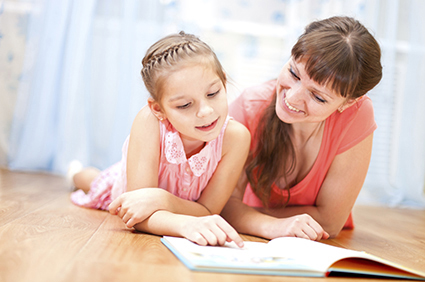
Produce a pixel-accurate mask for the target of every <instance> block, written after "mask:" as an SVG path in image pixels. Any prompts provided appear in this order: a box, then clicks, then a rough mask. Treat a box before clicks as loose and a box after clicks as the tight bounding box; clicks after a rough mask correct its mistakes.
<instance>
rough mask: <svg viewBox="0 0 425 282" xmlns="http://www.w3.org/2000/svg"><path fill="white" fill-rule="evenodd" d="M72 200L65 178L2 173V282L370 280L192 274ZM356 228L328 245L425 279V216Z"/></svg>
mask: <svg viewBox="0 0 425 282" xmlns="http://www.w3.org/2000/svg"><path fill="white" fill-rule="evenodd" d="M69 193H70V189H69V187H68V186H67V184H66V182H65V180H64V178H63V177H59V176H52V175H48V174H30V173H18V172H9V171H7V170H4V169H0V282H3V281H5V282H6V281H7V282H9V281H13V282H19V281H43V282H45V281H55V282H56V281H91V282H96V281H99V282H100V281H102V282H108V281H202V282H208V281H220V282H225V281H312V280H313V281H324V280H325V279H326V280H327V281H348V280H350V281H359V280H361V281H364V280H366V279H359V278H335V277H334V278H323V279H321V278H314V279H311V278H294V277H274V276H258V275H241V274H218V273H204V272H192V271H189V270H188V269H187V268H186V267H185V266H184V265H183V264H182V263H181V262H180V261H179V260H178V259H177V258H176V257H175V256H174V255H173V254H172V253H171V252H170V251H168V249H167V248H166V247H165V246H163V245H162V244H161V242H160V241H159V239H160V237H158V236H153V235H149V234H142V233H136V232H133V231H132V230H130V229H126V228H125V226H124V224H123V223H122V222H121V220H120V219H119V218H118V217H115V216H111V215H109V214H108V213H107V212H102V211H97V210H89V209H84V208H80V207H77V206H74V205H73V204H72V203H71V202H70V200H69ZM354 220H355V223H356V228H355V229H354V230H353V231H343V232H341V234H340V235H339V236H338V237H337V238H336V239H332V240H326V241H324V242H325V243H328V244H332V245H336V246H341V247H346V248H350V249H355V250H361V251H366V252H369V253H372V254H375V255H378V256H381V257H383V258H385V259H388V260H391V261H394V262H396V263H400V264H402V265H405V266H407V267H411V268H414V269H417V270H420V271H425V211H423V210H409V209H388V208H378V207H367V206H356V208H355V211H354ZM243 238H244V239H245V240H256V241H264V240H262V239H260V238H256V237H251V236H243ZM369 280H370V281H382V280H377V279H369Z"/></svg>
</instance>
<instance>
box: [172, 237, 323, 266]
mask: <svg viewBox="0 0 425 282" xmlns="http://www.w3.org/2000/svg"><path fill="white" fill-rule="evenodd" d="M164 239H165V240H166V241H167V242H168V243H170V244H172V246H173V247H174V248H175V249H176V250H177V251H178V252H180V254H181V255H182V256H183V257H184V259H185V260H186V262H190V263H191V264H192V265H193V267H195V268H196V267H202V268H223V269H224V268H227V269H229V268H230V269H265V270H267V269H268V270H272V271H288V270H289V271H296V272H304V273H309V272H312V273H321V274H323V273H326V268H318V267H317V266H316V265H310V264H306V260H305V253H304V257H302V258H301V257H299V256H298V255H297V256H296V257H295V258H294V257H292V256H291V255H288V254H287V252H286V251H285V249H281V250H276V249H275V246H270V245H269V243H261V242H249V241H245V242H244V244H245V246H244V247H243V248H239V247H237V246H236V244H234V243H233V242H232V243H226V244H225V246H222V247H220V246H200V245H197V244H195V243H192V242H190V241H189V240H186V239H183V238H174V237H164Z"/></svg>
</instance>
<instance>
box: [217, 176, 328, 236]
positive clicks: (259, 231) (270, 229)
mask: <svg viewBox="0 0 425 282" xmlns="http://www.w3.org/2000/svg"><path fill="white" fill-rule="evenodd" d="M246 185H247V179H246V174H245V173H243V174H242V175H241V177H240V179H239V181H238V185H237V186H236V189H235V190H234V192H233V194H232V196H231V197H230V199H229V201H228V202H227V204H226V206H225V207H224V209H223V211H222V212H221V215H222V216H223V218H224V219H226V220H227V221H228V222H229V223H230V224H231V225H232V226H233V227H234V228H235V229H236V230H237V231H238V232H240V233H245V234H250V235H255V236H258V237H263V238H266V239H274V238H277V237H286V236H290V237H300V238H306V239H310V240H321V239H327V238H328V237H329V234H328V233H327V232H325V231H324V230H323V228H322V227H321V226H320V225H319V224H318V223H317V222H316V221H315V220H314V219H313V218H312V217H311V216H309V215H307V214H299V215H294V216H291V217H287V218H277V217H274V216H271V215H267V214H265V213H262V212H260V211H258V210H256V209H254V208H252V207H250V206H248V205H246V204H244V203H243V202H242V199H243V195H244V192H245V187H246Z"/></svg>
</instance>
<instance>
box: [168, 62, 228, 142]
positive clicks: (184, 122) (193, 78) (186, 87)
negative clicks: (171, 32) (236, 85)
mask: <svg viewBox="0 0 425 282" xmlns="http://www.w3.org/2000/svg"><path fill="white" fill-rule="evenodd" d="M161 106H162V114H163V116H162V118H166V119H168V121H169V122H170V123H171V124H172V125H173V126H174V128H175V129H176V130H177V131H179V132H180V136H181V138H182V139H185V140H200V141H203V142H208V141H211V140H213V139H215V138H217V137H218V135H219V134H220V131H221V128H222V127H223V124H224V122H225V120H226V117H227V113H228V105H227V94H226V89H225V87H224V85H223V83H222V82H221V80H220V78H219V77H218V76H217V74H216V73H215V72H214V70H213V69H212V68H209V67H205V66H200V65H189V66H186V67H184V68H183V69H181V70H178V71H174V72H172V73H171V75H169V76H168V77H167V78H166V80H165V83H164V87H163V95H162V99H161Z"/></svg>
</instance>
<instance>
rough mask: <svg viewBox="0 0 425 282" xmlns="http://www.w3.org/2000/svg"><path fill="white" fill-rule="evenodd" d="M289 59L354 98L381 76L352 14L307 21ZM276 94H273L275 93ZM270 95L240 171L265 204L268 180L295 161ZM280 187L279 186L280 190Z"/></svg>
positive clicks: (374, 46) (369, 40)
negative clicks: (250, 150)
mask: <svg viewBox="0 0 425 282" xmlns="http://www.w3.org/2000/svg"><path fill="white" fill-rule="evenodd" d="M291 54H292V58H293V60H295V61H297V62H299V61H303V62H305V68H306V72H307V74H308V76H309V77H310V78H311V79H312V80H314V81H315V82H316V83H318V84H320V85H325V86H329V87H330V88H331V89H332V90H334V91H335V92H337V93H339V94H340V95H341V96H342V97H345V98H347V99H355V98H358V97H360V96H362V95H364V94H366V93H367V92H368V91H369V90H371V89H372V88H373V87H375V86H376V85H377V84H378V83H379V81H380V80H381V77H382V66H381V49H380V47H379V44H378V43H377V41H376V40H375V38H374V37H373V36H372V35H371V34H370V33H369V31H368V30H367V29H366V28H365V27H364V26H363V25H362V24H361V23H359V22H358V21H357V20H355V19H353V18H349V17H332V18H328V19H325V20H321V21H315V22H312V23H310V24H309V25H308V26H307V27H306V28H305V32H304V33H303V34H302V35H301V36H300V37H299V39H298V41H297V43H296V44H295V45H294V46H293V48H292V52H291ZM275 95H276V94H275ZM275 106H276V96H274V97H273V99H272V101H271V104H270V105H269V106H268V107H267V108H266V109H265V110H264V112H263V114H262V116H261V117H260V120H259V124H258V127H257V130H256V133H255V134H256V137H255V140H257V144H256V147H255V148H254V150H253V151H252V152H251V154H250V156H249V159H248V164H247V167H246V173H247V177H248V181H249V182H250V184H251V187H252V189H253V191H254V193H255V194H256V195H257V196H258V197H259V198H260V199H261V201H262V203H263V205H264V206H265V207H268V203H269V200H270V195H271V190H272V185H273V183H274V182H276V181H277V180H279V179H280V178H283V180H284V183H286V187H285V188H284V190H287V191H288V197H287V198H286V202H284V203H281V204H282V205H286V204H287V203H288V201H289V197H290V193H289V188H290V184H289V183H287V178H286V175H287V174H289V173H291V172H292V171H293V170H294V168H295V164H296V160H295V151H294V147H293V144H292V142H291V138H290V136H289V131H290V125H289V124H286V123H284V122H283V121H281V120H280V119H279V118H278V117H277V115H276V113H275ZM282 191H283V190H282Z"/></svg>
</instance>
